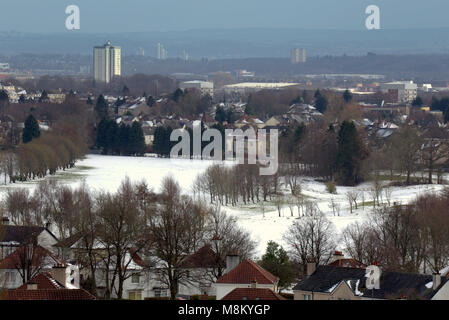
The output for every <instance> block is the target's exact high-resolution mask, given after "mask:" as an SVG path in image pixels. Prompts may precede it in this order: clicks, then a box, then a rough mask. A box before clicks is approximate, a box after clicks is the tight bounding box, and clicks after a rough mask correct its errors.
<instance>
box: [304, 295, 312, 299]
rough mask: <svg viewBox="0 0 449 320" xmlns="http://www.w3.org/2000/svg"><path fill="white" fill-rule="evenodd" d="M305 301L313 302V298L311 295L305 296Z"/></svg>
mask: <svg viewBox="0 0 449 320" xmlns="http://www.w3.org/2000/svg"><path fill="white" fill-rule="evenodd" d="M304 300H312V296H311V295H310V294H305V295H304Z"/></svg>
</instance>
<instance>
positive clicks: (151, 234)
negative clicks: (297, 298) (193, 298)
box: [2, 177, 256, 299]
mask: <svg viewBox="0 0 449 320" xmlns="http://www.w3.org/2000/svg"><path fill="white" fill-rule="evenodd" d="M2 205H3V207H4V208H5V214H6V215H7V216H8V217H9V218H10V221H11V222H12V223H13V224H16V225H36V226H42V225H45V224H48V223H50V224H51V226H52V229H53V230H54V231H55V234H57V235H58V236H59V237H60V238H61V239H63V238H66V237H70V236H73V235H81V239H80V242H79V243H80V246H81V250H80V251H79V252H78V259H79V261H78V263H79V264H80V266H81V268H82V269H84V271H83V272H86V273H87V274H88V276H87V277H86V278H85V280H84V282H83V284H82V285H83V287H84V288H86V289H89V290H90V291H91V292H92V293H94V294H95V292H96V287H97V285H100V283H105V285H106V296H105V298H110V296H111V293H113V292H115V293H116V294H117V296H118V298H122V295H123V284H124V281H125V280H126V279H128V278H130V277H131V275H132V273H133V270H131V267H130V260H129V259H128V258H127V257H128V253H129V251H130V250H132V251H131V252H133V253H136V254H139V256H140V257H141V258H142V259H143V261H144V262H145V263H146V264H147V265H148V268H150V269H152V270H153V271H154V272H155V276H156V279H157V280H158V281H160V282H162V283H163V284H164V285H166V286H167V287H168V288H169V289H170V295H171V297H172V299H174V298H175V296H176V293H177V290H178V285H179V284H185V283H188V282H189V281H192V277H193V275H191V274H189V272H188V270H186V269H184V268H183V267H182V263H183V262H184V260H185V258H186V255H189V254H192V253H194V252H196V251H197V250H198V249H199V248H201V247H202V246H204V245H207V244H209V245H213V246H214V247H213V249H214V250H215V252H217V259H218V260H217V261H225V258H226V255H227V254H228V253H233V254H236V253H237V254H238V255H240V256H241V258H242V259H245V258H250V257H252V256H253V254H254V251H255V246H256V243H255V242H254V241H253V240H251V238H250V235H249V234H248V233H247V232H246V231H244V230H243V229H241V228H240V227H238V225H237V223H236V221H235V219H232V218H231V217H229V216H227V215H226V214H225V213H224V212H223V211H221V210H220V208H219V207H217V206H208V205H206V204H205V203H204V202H201V201H197V200H194V199H193V198H191V197H189V196H186V195H183V194H182V192H181V188H180V186H179V185H178V183H177V182H176V181H175V180H174V179H173V178H171V177H166V178H164V180H163V182H162V187H161V191H160V192H159V193H155V192H154V191H153V190H152V189H150V188H149V187H148V185H147V184H146V183H145V182H140V183H132V182H131V181H129V179H125V180H124V181H123V182H122V184H121V185H120V187H119V189H118V190H117V192H115V193H109V192H100V193H93V192H91V191H90V190H89V188H88V186H87V185H85V184H81V185H80V187H78V188H76V189H72V188H70V187H68V186H64V185H59V184H57V183H56V182H55V181H53V180H48V181H42V182H40V183H39V185H38V187H37V188H36V189H35V190H34V192H33V193H30V192H29V190H27V189H11V190H9V191H8V192H7V194H6V197H5V199H4V200H3V202H2ZM217 237H219V238H220V242H221V244H220V245H219V246H218V244H214V242H213V239H216V238H217ZM98 246H101V247H102V248H103V249H102V250H97V248H98ZM156 261H159V262H160V261H164V262H165V267H163V268H161V267H158V268H156V267H155V264H156ZM158 265H160V263H159V264H158ZM105 267H106V268H108V269H109V270H110V271H111V272H105V273H104V274H105V275H106V276H105V278H100V276H99V275H101V274H103V273H102V272H96V271H97V270H99V269H100V268H105ZM103 270H104V269H102V270H99V271H103ZM224 270H225V267H224V265H222V264H220V263H218V264H217V267H214V268H210V269H207V270H204V272H203V273H202V274H199V275H196V276H198V277H199V279H197V280H198V281H200V280H201V279H216V278H217V277H220V276H221V275H222V274H224ZM196 276H195V277H196ZM100 281H101V282H100Z"/></svg>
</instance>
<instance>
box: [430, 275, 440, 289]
mask: <svg viewBox="0 0 449 320" xmlns="http://www.w3.org/2000/svg"><path fill="white" fill-rule="evenodd" d="M432 280H433V290H436V289H438V287H439V286H440V284H441V274H440V273H439V272H438V273H434V274H433V279H432Z"/></svg>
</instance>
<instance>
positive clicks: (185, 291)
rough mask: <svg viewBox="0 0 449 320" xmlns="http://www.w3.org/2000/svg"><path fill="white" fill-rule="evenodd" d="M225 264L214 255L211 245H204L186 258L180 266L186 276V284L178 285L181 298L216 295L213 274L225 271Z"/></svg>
mask: <svg viewBox="0 0 449 320" xmlns="http://www.w3.org/2000/svg"><path fill="white" fill-rule="evenodd" d="M225 266H226V265H225V262H224V261H223V260H222V259H221V258H220V257H219V256H218V255H217V254H216V253H215V251H214V250H213V249H212V247H211V245H205V246H203V247H202V248H200V249H199V250H198V251H196V252H195V253H194V254H192V255H190V256H188V257H187V258H186V259H185V260H184V261H183V262H182V264H181V269H182V270H183V271H185V272H186V273H187V275H188V279H187V281H186V283H184V284H180V285H179V290H178V293H179V295H181V296H187V297H190V296H192V295H208V296H214V295H216V290H215V286H214V283H215V281H216V280H217V279H216V277H215V276H214V274H216V273H217V271H218V270H219V269H225Z"/></svg>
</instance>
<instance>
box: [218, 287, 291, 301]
mask: <svg viewBox="0 0 449 320" xmlns="http://www.w3.org/2000/svg"><path fill="white" fill-rule="evenodd" d="M221 300H286V299H285V298H284V297H282V296H280V295H279V294H277V293H275V292H273V290H270V289H264V288H235V289H234V290H232V291H231V292H229V293H228V294H227V295H225V296H224V297H223V298H222V299H221Z"/></svg>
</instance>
